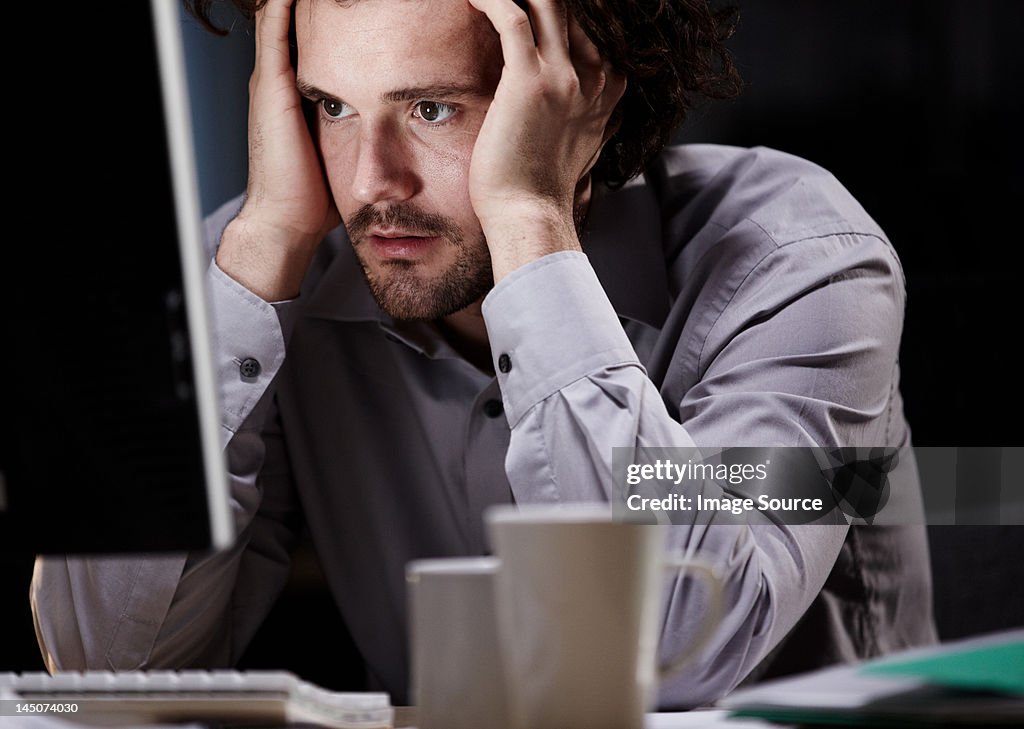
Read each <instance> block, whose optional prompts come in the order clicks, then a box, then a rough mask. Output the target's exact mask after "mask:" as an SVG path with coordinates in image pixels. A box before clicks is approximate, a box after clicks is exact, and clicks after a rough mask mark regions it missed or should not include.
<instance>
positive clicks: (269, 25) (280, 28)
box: [256, 0, 294, 72]
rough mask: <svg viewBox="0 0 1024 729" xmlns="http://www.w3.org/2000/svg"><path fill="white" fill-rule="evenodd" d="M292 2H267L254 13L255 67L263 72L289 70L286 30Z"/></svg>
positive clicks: (282, 0) (270, 0)
mask: <svg viewBox="0 0 1024 729" xmlns="http://www.w3.org/2000/svg"><path fill="white" fill-rule="evenodd" d="M293 3H294V0H267V2H266V4H265V5H264V6H263V7H262V8H260V9H259V10H257V11H256V66H257V67H258V68H260V69H261V70H264V71H276V72H282V71H287V70H290V69H291V56H290V53H289V49H288V29H289V27H290V25H291V16H292V4H293Z"/></svg>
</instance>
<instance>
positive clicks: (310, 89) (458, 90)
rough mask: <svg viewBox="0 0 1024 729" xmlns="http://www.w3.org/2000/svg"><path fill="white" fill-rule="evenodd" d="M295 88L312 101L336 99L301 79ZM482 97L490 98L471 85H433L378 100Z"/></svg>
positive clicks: (407, 90) (391, 101)
mask: <svg viewBox="0 0 1024 729" xmlns="http://www.w3.org/2000/svg"><path fill="white" fill-rule="evenodd" d="M295 87H296V88H297V89H298V90H299V93H300V94H302V95H303V96H304V97H306V98H307V99H312V100H314V101H317V100H320V99H337V98H338V97H337V96H335V95H334V94H329V93H327V92H326V91H324V90H323V89H320V88H317V87H316V86H314V85H313V84H311V83H308V82H307V81H305V80H303V79H297V80H296V82H295ZM484 96H490V94H486V93H484V92H483V91H482V90H481V89H479V88H478V87H476V86H472V85H462V84H433V85H430V86H411V87H408V88H404V89H394V90H392V91H385V92H384V93H382V94H381V95H380V100H381V102H383V103H385V104H394V103H399V102H403V101H419V100H421V99H427V100H435V99H465V98H473V97H484Z"/></svg>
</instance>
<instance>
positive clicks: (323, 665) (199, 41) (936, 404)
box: [0, 0, 1024, 687]
mask: <svg viewBox="0 0 1024 729" xmlns="http://www.w3.org/2000/svg"><path fill="white" fill-rule="evenodd" d="M738 5H739V7H740V11H741V14H740V25H739V29H738V32H737V34H736V36H735V37H734V39H733V41H732V42H731V47H732V48H733V50H734V53H735V56H736V59H737V62H738V65H739V68H740V70H741V72H742V74H743V76H744V79H745V81H746V82H747V88H746V91H745V93H744V95H743V96H742V97H741V98H740V99H738V100H735V101H730V102H722V103H717V104H714V105H706V106H702V107H701V108H699V109H698V110H696V111H695V112H694V113H693V114H692V115H691V118H690V120H689V121H688V123H687V125H686V126H685V127H684V129H683V130H682V132H681V134H680V139H681V140H683V141H689V142H718V143H724V144H736V145H744V146H753V145H765V146H770V147H775V148H778V149H782V150H784V151H787V152H790V153H793V154H796V155H799V156H802V157H806V158H808V159H810V160H813V161H814V162H817V163H819V164H821V165H823V166H824V167H826V168H828V169H829V170H831V171H832V172H833V173H834V174H835V175H836V176H837V177H838V178H839V180H840V181H842V182H843V183H844V184H845V185H846V186H847V187H848V188H849V189H850V190H851V191H852V192H853V193H854V195H855V196H856V197H857V198H858V199H859V200H860V201H861V202H862V203H863V205H864V207H865V208H866V209H867V210H868V211H869V212H870V213H871V214H872V215H873V216H874V217H875V218H876V219H877V220H878V221H879V222H880V223H881V225H882V227H883V228H884V229H885V230H886V231H887V232H888V234H889V236H890V239H891V240H892V243H893V245H894V246H895V248H896V250H897V252H898V253H899V255H900V257H901V259H902V261H903V265H904V270H905V272H906V276H907V289H908V304H907V312H906V325H905V330H904V339H903V344H902V347H901V363H902V368H903V381H902V385H901V388H902V391H903V395H904V398H905V402H906V411H907V416H908V419H909V421H910V424H911V427H912V430H913V434H914V442H915V444H916V445H919V446H1010V445H1020V444H1021V441H1022V438H1021V433H1022V427H1021V417H1020V413H1021V412H1022V408H1021V405H1022V402H1021V400H1022V398H1021V384H1020V369H1021V368H1020V365H1019V363H1018V360H1017V357H1016V355H1015V354H1014V352H1015V350H1016V346H1015V345H1016V340H1017V339H1018V338H1019V336H1020V335H1019V332H1020V329H1021V325H1020V323H1019V319H1020V314H1021V311H1022V307H1021V305H1020V303H1019V297H1020V295H1021V288H1022V287H1021V283H1022V280H1021V275H1020V272H1019V270H1018V268H1017V261H1018V260H1019V258H1020V256H1019V247H1020V245H1021V242H1022V239H1024V236H1022V235H1021V233H1020V231H1019V229H1018V223H1017V215H1018V214H1019V211H1020V209H1021V208H1022V207H1024V158H1022V154H1021V143H1020V131H1019V129H1020V128H1024V126H1022V122H1024V119H1022V114H1021V96H1022V94H1021V90H1020V87H1021V84H1022V80H1024V74H1022V73H1021V72H1022V70H1024V69H1022V66H1024V64H1022V58H1024V50H1022V45H1024V32H1022V31H1024V3H1020V2H1016V1H1015V0H1002V1H996V0H980V1H977V2H970V1H968V0H927V1H926V0H916V1H906V0H899V1H896V2H894V1H893V0H831V1H830V2H827V3H823V2H820V1H818V2H813V1H812V0H789V1H782V0H758V2H756V3H755V2H749V3H738ZM247 34H248V29H246V28H245V27H244V26H241V25H240V26H238V27H237V28H236V29H235V31H234V32H233V33H232V35H231V36H230V37H229V38H228V39H223V40H222V39H216V38H213V37H212V36H208V35H204V34H202V33H201V32H200V31H198V30H197V29H196V28H195V27H194V25H193V26H190V28H189V33H188V35H187V44H188V46H189V53H190V71H191V72H192V75H193V83H196V84H198V85H199V86H200V87H201V88H202V89H203V92H202V93H201V94H200V95H199V96H198V97H197V100H196V102H195V108H194V117H195V119H196V127H197V145H198V147H199V156H200V160H201V164H202V165H204V167H203V168H201V174H202V178H203V191H202V192H203V206H204V209H205V210H206V212H209V211H211V210H212V209H213V208H214V207H216V206H217V205H218V204H219V203H221V202H224V201H225V200H227V199H229V198H230V197H233V196H234V195H235V194H237V193H238V192H239V191H240V190H241V189H242V186H243V185H244V174H245V141H244V103H245V101H244V100H245V84H246V81H247V75H248V73H249V70H250V69H251V55H250V54H251V51H250V43H251V39H250V38H249V36H248V35H247ZM1015 332H1016V333H1015ZM931 536H932V537H933V556H934V562H935V566H936V567H935V587H936V595H937V596H938V599H937V604H936V614H937V619H938V621H939V625H940V631H941V633H942V635H943V637H945V638H954V637H958V636H962V635H968V634H972V633H976V632H980V631H984V630H990V629H996V628H1001V627H1007V626H1010V625H1020V624H1024V567H1022V565H1021V561H1020V558H1019V554H1021V552H1022V550H1024V527H991V528H977V527H974V528H971V527H937V528H933V529H932V530H931ZM30 571H31V559H30V557H27V556H17V555H0V580H2V583H0V584H3V585H5V586H6V587H5V588H4V594H3V596H2V597H0V608H2V609H3V610H0V613H2V612H6V617H5V626H4V628H5V635H4V639H3V641H0V670H28V669H37V668H41V665H42V664H41V662H40V659H39V657H38V650H37V648H36V646H35V638H34V634H33V631H32V625H31V617H30V615H29V613H28V608H27V599H26V596H27V585H28V580H29V577H30ZM296 646H303V647H309V646H315V647H316V649H315V650H313V651H311V650H299V651H297V650H296ZM348 650H349V649H348V641H347V636H345V634H344V632H343V630H342V629H341V628H340V619H339V618H338V617H337V612H336V610H335V609H334V607H333V604H332V603H331V601H330V598H329V596H328V595H327V594H326V593H325V591H324V590H323V589H322V587H321V586H320V582H319V578H318V574H317V568H316V563H315V558H314V557H313V556H312V554H311V553H309V552H308V550H305V549H303V550H302V551H300V554H299V558H298V559H297V560H296V570H295V575H294V577H293V580H292V583H291V584H290V586H289V588H288V590H287V591H286V592H285V594H284V596H283V597H282V599H281V600H280V601H279V603H278V605H277V607H276V608H275V611H274V614H273V615H272V616H271V618H270V620H269V621H268V623H267V626H266V628H265V630H264V631H262V633H261V635H260V636H259V638H258V639H257V642H256V644H254V646H253V647H252V649H251V650H250V653H249V655H248V656H247V663H246V665H252V666H260V665H265V666H273V667H283V668H291V669H292V670H295V671H297V672H299V673H300V674H302V675H304V676H306V677H307V678H309V679H311V680H314V681H317V682H319V683H322V684H323V685H326V686H335V687H340V686H345V687H358V686H359V685H360V683H361V679H362V676H361V673H360V671H359V670H358V668H350V667H347V666H346V665H345V662H344V661H342V660H341V659H340V656H341V655H344V654H346V653H347V652H348ZM314 653H315V654H316V657H311V654H314Z"/></svg>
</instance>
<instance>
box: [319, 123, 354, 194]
mask: <svg viewBox="0 0 1024 729" xmlns="http://www.w3.org/2000/svg"><path fill="white" fill-rule="evenodd" d="M319 145H320V156H321V158H322V159H323V163H324V172H325V174H326V175H327V182H328V183H329V184H330V186H331V193H332V194H333V195H334V199H335V202H336V203H337V204H338V206H339V207H344V206H342V199H343V197H344V196H348V194H349V190H350V189H351V186H352V171H353V170H355V168H356V162H357V158H356V151H357V149H358V146H357V145H356V144H353V143H351V142H350V141H349V140H345V139H342V138H339V135H336V134H330V133H324V132H321V134H320V139H319ZM342 212H344V210H343V211H342Z"/></svg>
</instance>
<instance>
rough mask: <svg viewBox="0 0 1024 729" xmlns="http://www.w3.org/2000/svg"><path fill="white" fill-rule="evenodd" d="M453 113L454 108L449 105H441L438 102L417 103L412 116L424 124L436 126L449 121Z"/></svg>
mask: <svg viewBox="0 0 1024 729" xmlns="http://www.w3.org/2000/svg"><path fill="white" fill-rule="evenodd" d="M454 113H455V107H454V106H452V105H451V104H442V103H441V102H440V101H418V102H416V107H415V110H414V111H413V116H417V117H419V118H420V119H422V120H423V121H425V122H430V123H431V124H437V123H438V122H443V121H445V120H447V119H449V118H450V117H451V115H452V114H454Z"/></svg>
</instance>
